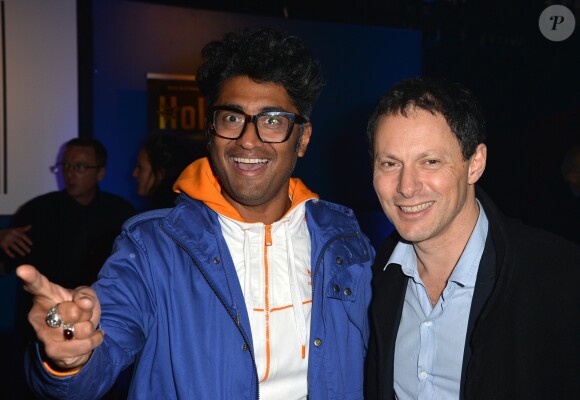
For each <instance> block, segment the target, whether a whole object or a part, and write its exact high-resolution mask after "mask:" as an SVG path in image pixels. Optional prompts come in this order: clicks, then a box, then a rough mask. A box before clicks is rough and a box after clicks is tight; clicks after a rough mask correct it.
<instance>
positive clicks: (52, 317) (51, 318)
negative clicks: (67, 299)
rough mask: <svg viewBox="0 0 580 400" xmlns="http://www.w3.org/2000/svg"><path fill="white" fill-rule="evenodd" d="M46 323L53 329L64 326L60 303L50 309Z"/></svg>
mask: <svg viewBox="0 0 580 400" xmlns="http://www.w3.org/2000/svg"><path fill="white" fill-rule="evenodd" d="M45 321H46V325H48V326H50V327H51V328H58V327H59V326H61V325H62V318H61V317H60V314H59V313H58V303H57V304H55V305H53V306H52V307H50V308H49V309H48V313H46V318H45Z"/></svg>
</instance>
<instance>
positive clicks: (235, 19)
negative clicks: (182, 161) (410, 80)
mask: <svg viewBox="0 0 580 400" xmlns="http://www.w3.org/2000/svg"><path fill="white" fill-rule="evenodd" d="M92 11H93V45H94V53H93V63H94V69H93V78H94V79H93V93H94V96H93V118H94V126H93V134H94V136H95V137H96V138H97V139H99V140H101V141H102V142H103V143H104V144H105V146H106V147H107V148H108V149H109V152H110V163H109V167H108V171H107V178H106V179H105V180H104V182H103V184H102V188H103V189H104V190H107V191H111V192H114V193H118V194H120V195H122V196H124V197H125V198H127V199H129V200H130V201H132V202H133V203H134V204H135V205H137V206H138V207H140V206H142V199H139V198H138V196H137V195H136V185H135V183H134V181H133V178H132V177H131V171H132V169H133V166H134V165H135V159H136V154H137V151H138V148H139V145H140V143H141V142H142V140H143V138H144V137H145V135H146V134H147V114H146V113H147V93H146V74H147V73H151V72H154V73H167V74H194V73H195V71H196V69H197V66H198V65H199V62H200V55H199V53H200V50H201V48H202V46H203V45H204V44H205V43H207V42H208V41H210V40H215V39H219V38H221V37H222V35H223V34H224V33H225V32H227V31H230V30H234V29H239V28H241V27H246V26H274V27H277V28H279V29H282V30H285V31H287V32H290V33H293V34H296V35H298V36H300V37H301V38H302V39H303V40H304V41H305V42H306V43H307V44H308V46H309V47H310V48H311V49H312V51H313V53H314V54H315V56H316V57H317V58H318V59H319V60H320V63H321V65H322V69H323V74H324V76H325V80H326V87H325V89H324V91H323V94H322V95H321V97H320V100H319V102H318V103H317V105H316V106H315V109H314V111H313V114H312V120H313V125H314V131H313V139H312V140H311V142H310V145H309V149H308V152H307V154H306V156H305V157H304V158H303V159H302V160H301V161H299V163H298V166H297V168H296V173H295V175H296V176H298V177H300V178H301V179H302V180H304V181H305V183H306V184H307V185H308V186H310V187H311V188H312V189H313V190H314V191H315V192H317V193H319V194H320V196H321V197H322V198H324V199H327V200H331V201H336V202H340V203H343V204H346V205H348V206H350V207H352V208H354V209H355V211H356V212H357V214H358V215H360V219H361V222H363V224H364V223H365V221H373V222H375V223H378V224H379V226H382V227H384V228H385V229H387V230H388V229H390V228H389V224H388V222H387V221H386V218H385V217H384V216H383V215H382V212H380V210H379V209H380V207H379V205H378V202H377V201H376V198H375V194H374V190H373V188H372V182H371V179H372V176H371V169H370V161H369V158H368V154H367V142H366V137H365V125H366V120H367V117H368V115H369V114H370V112H371V110H372V108H373V106H374V104H375V103H376V101H377V99H378V98H379V96H380V95H381V94H382V93H383V92H384V91H386V90H387V89H388V88H389V87H390V86H391V85H392V84H393V83H394V82H396V81H398V80H399V79H401V78H404V77H408V76H415V75H419V74H420V73H421V34H420V32H418V31H412V30H402V29H389V28H382V27H368V26H354V25H342V24H333V23H320V22H312V21H294V20H286V19H278V18H271V17H253V16H248V15H241V14H229V13H220V12H211V11H200V10H192V9H186V8H181V7H176V6H162V5H152V4H146V3H138V2H131V1H121V0H100V1H95V2H93V10H92ZM369 213H370V214H371V216H370V217H369V216H368V214H369ZM365 229H367V230H368V231H369V232H371V231H372V232H374V231H376V228H374V227H368V228H365ZM378 235H379V236H383V233H378Z"/></svg>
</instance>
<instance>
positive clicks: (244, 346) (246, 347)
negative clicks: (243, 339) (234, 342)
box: [242, 343, 248, 351]
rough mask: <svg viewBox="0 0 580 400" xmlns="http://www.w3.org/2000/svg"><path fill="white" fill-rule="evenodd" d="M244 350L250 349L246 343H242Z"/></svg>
mask: <svg viewBox="0 0 580 400" xmlns="http://www.w3.org/2000/svg"><path fill="white" fill-rule="evenodd" d="M242 350H244V351H248V345H247V344H245V343H244V344H243V345H242Z"/></svg>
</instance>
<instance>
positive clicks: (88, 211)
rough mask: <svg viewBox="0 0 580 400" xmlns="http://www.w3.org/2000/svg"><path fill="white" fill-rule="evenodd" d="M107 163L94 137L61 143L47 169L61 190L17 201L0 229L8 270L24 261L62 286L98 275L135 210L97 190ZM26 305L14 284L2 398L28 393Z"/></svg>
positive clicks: (0, 244) (29, 333)
mask: <svg viewBox="0 0 580 400" xmlns="http://www.w3.org/2000/svg"><path fill="white" fill-rule="evenodd" d="M106 163H107V151H106V149H105V147H104V146H103V145H102V144H101V143H100V142H98V141H97V140H94V139H80V138H76V139H72V140H70V141H68V142H67V143H66V144H65V146H64V151H63V155H62V159H61V161H60V162H59V163H58V164H56V165H55V166H53V167H52V168H51V170H52V172H54V173H55V174H59V173H60V174H62V178H63V181H64V189H63V190H61V191H55V192H50V193H47V194H44V195H41V196H38V197H35V198H34V199H32V200H30V201H28V202H27V203H25V204H24V205H22V206H20V208H19V209H18V210H17V212H16V213H15V214H14V215H13V217H12V218H11V222H10V227H9V228H6V229H2V230H0V249H1V250H0V256H1V257H2V259H3V262H4V267H5V269H6V270H7V272H10V271H11V270H12V269H15V268H16V267H17V266H19V265H21V264H25V263H29V264H34V265H36V266H38V268H39V269H40V270H41V271H43V273H44V274H46V276H49V277H50V279H52V280H54V281H56V282H60V283H61V284H62V285H72V286H78V285H89V284H91V283H92V282H93V281H95V280H96V279H97V274H98V272H99V270H100V268H101V266H102V265H103V263H104V262H105V260H106V259H107V257H108V256H109V254H110V253H111V250H112V247H113V241H114V239H115V237H116V236H117V235H118V234H119V233H120V232H121V226H122V225H123V222H124V221H125V220H126V219H128V218H129V217H131V216H133V215H134V214H135V209H134V207H133V206H132V205H131V204H130V203H129V202H127V201H126V200H124V199H123V198H121V197H119V196H116V195H113V194H111V193H106V192H103V191H101V190H100V189H99V186H98V183H99V182H100V181H101V180H102V179H103V178H104V177H105V168H106ZM31 305H32V302H31V297H30V295H29V294H28V293H26V292H24V291H23V290H22V289H21V288H20V287H19V289H18V291H17V297H16V304H14V307H15V310H16V321H15V322H14V323H15V326H14V330H13V332H10V333H6V334H5V336H6V338H5V340H6V342H5V343H10V347H8V346H7V347H5V348H3V349H2V353H3V354H5V357H3V359H4V362H5V364H6V366H7V367H6V368H2V371H1V375H2V380H1V381H0V382H1V383H2V384H1V386H2V387H3V388H5V389H3V391H2V395H3V396H6V397H5V398H18V399H28V398H33V395H32V393H30V392H29V390H28V388H27V385H26V384H25V380H24V376H23V372H24V367H23V365H22V364H23V358H24V349H25V348H26V346H27V344H28V342H29V341H30V340H31V339H32V338H33V337H34V333H33V331H32V329H31V328H30V326H29V324H28V321H27V314H28V310H29V309H30V307H31ZM110 398H114V397H110Z"/></svg>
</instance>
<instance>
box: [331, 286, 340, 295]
mask: <svg viewBox="0 0 580 400" xmlns="http://www.w3.org/2000/svg"><path fill="white" fill-rule="evenodd" d="M332 290H333V291H334V293H338V292H340V286H338V285H334V286H333V287H332Z"/></svg>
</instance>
